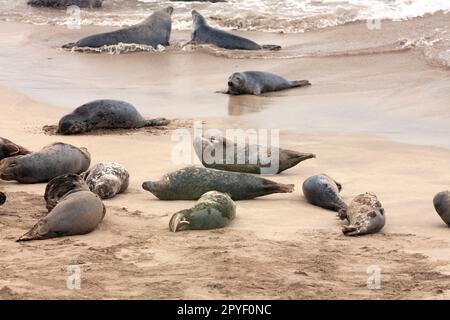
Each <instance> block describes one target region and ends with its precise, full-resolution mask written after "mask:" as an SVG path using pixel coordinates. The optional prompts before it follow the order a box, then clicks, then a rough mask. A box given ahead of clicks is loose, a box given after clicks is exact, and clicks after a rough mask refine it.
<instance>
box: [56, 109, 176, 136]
mask: <svg viewBox="0 0 450 320" xmlns="http://www.w3.org/2000/svg"><path fill="white" fill-rule="evenodd" d="M168 123H169V121H168V120H166V119H164V118H159V119H152V120H146V119H144V117H143V116H141V114H140V113H139V112H138V111H137V110H136V108H135V107H134V106H133V105H131V104H129V103H127V102H124V101H119V100H96V101H92V102H89V103H86V104H84V105H82V106H80V107H78V108H76V109H75V110H74V111H73V112H72V113H70V114H68V115H65V116H64V117H62V118H61V120H60V121H59V124H58V133H60V134H64V135H71V134H79V133H83V132H89V131H92V130H96V129H132V128H143V127H151V126H163V125H167V124H168Z"/></svg>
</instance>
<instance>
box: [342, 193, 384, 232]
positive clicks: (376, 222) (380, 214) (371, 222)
mask: <svg viewBox="0 0 450 320" xmlns="http://www.w3.org/2000/svg"><path fill="white" fill-rule="evenodd" d="M339 217H340V218H341V219H342V220H345V219H347V220H348V222H349V224H348V225H347V226H344V227H343V228H342V232H343V233H344V234H345V235H346V236H359V235H364V234H370V233H377V232H378V231H380V230H381V229H383V227H384V224H385V221H386V218H385V215H384V208H383V206H382V205H381V203H380V201H378V198H377V196H376V195H375V194H373V193H365V194H360V195H359V196H357V197H356V198H355V199H353V201H352V202H351V203H350V205H349V206H348V207H347V208H346V209H341V210H340V211H339Z"/></svg>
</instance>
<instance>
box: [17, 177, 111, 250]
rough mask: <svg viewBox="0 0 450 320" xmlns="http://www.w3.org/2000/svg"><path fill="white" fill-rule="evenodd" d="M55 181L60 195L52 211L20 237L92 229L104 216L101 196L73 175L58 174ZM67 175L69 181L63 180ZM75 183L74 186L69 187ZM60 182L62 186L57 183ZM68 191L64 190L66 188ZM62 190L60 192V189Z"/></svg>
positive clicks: (36, 237) (44, 236) (27, 238)
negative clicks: (80, 182) (62, 175)
mask: <svg viewBox="0 0 450 320" xmlns="http://www.w3.org/2000/svg"><path fill="white" fill-rule="evenodd" d="M56 179H57V181H53V182H50V183H52V187H51V189H52V190H53V191H52V192H51V193H52V194H54V195H56V194H58V196H60V198H59V199H58V200H57V203H56V205H55V206H54V207H53V208H52V209H51V211H50V213H49V214H48V215H47V216H46V217H45V218H42V219H40V220H39V221H38V222H37V223H36V225H35V226H34V227H33V228H31V230H30V231H28V232H27V233H26V234H24V235H23V236H22V237H20V238H19V239H18V240H17V241H30V240H44V239H50V238H56V237H64V236H70V235H80V234H86V233H89V232H91V231H93V230H95V228H97V226H98V224H99V223H100V222H101V221H102V220H103V217H104V216H105V213H106V209H105V206H104V205H103V203H102V201H101V199H100V198H99V197H98V196H97V195H95V194H93V193H92V192H91V191H89V190H86V188H85V186H83V185H79V180H78V178H77V177H76V176H74V175H67V176H64V177H57V178H56ZM65 179H68V180H69V182H66V181H64V180H65ZM71 184H72V185H73V187H74V188H73V189H70V188H67V186H68V185H71ZM59 186H61V189H59V188H58V187H59ZM66 190H67V193H65V194H62V192H64V191H66ZM59 191H61V192H59Z"/></svg>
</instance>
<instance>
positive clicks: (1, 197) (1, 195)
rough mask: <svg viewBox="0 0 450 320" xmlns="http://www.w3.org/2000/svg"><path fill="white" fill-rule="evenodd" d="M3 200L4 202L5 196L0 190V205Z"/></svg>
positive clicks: (3, 202)
mask: <svg viewBox="0 0 450 320" xmlns="http://www.w3.org/2000/svg"><path fill="white" fill-rule="evenodd" d="M5 202H6V196H5V194H4V193H3V192H0V206H2V205H3V204H5Z"/></svg>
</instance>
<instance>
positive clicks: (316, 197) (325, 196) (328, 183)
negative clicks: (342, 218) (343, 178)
mask: <svg viewBox="0 0 450 320" xmlns="http://www.w3.org/2000/svg"><path fill="white" fill-rule="evenodd" d="M341 190H342V185H341V184H340V183H339V182H336V181H334V180H333V179H332V178H330V177H329V176H328V175H326V174H320V175H316V176H312V177H309V178H308V179H306V180H305V182H303V195H304V196H305V198H306V200H307V201H308V202H309V203H311V204H312V205H315V206H318V207H321V208H324V209H329V210H333V211H339V210H341V209H345V208H346V207H347V205H346V204H345V202H344V200H343V199H342V197H341V196H340V194H339V192H340V191H341Z"/></svg>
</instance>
